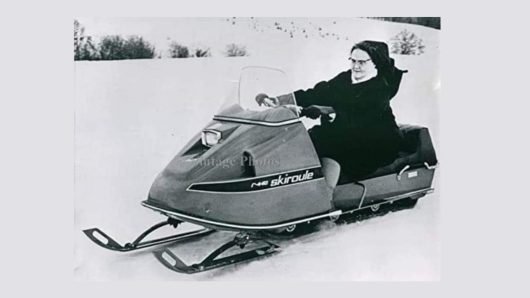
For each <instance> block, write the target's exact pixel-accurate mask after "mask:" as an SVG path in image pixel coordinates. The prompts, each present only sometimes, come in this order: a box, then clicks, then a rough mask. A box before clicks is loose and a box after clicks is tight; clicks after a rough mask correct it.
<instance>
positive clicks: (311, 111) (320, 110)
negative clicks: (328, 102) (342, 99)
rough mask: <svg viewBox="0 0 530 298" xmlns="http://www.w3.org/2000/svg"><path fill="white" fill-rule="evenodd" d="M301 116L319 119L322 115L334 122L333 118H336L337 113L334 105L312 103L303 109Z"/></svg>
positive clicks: (324, 118) (323, 117)
mask: <svg viewBox="0 0 530 298" xmlns="http://www.w3.org/2000/svg"><path fill="white" fill-rule="evenodd" d="M300 116H306V117H308V118H311V119H317V118H318V117H320V116H322V119H323V120H326V121H328V122H333V120H335V116H336V113H335V110H334V109H333V108H332V107H325V106H317V105H311V106H309V107H307V108H305V109H303V110H302V113H301V114H300Z"/></svg>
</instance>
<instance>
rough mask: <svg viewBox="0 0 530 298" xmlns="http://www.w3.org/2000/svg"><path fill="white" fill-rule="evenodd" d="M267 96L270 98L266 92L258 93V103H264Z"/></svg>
mask: <svg viewBox="0 0 530 298" xmlns="http://www.w3.org/2000/svg"><path fill="white" fill-rule="evenodd" d="M265 98H269V96H268V95H267V94H265V93H260V94H258V95H256V98H255V99H256V102H257V103H258V105H259V106H261V105H262V104H263V101H264V100H265Z"/></svg>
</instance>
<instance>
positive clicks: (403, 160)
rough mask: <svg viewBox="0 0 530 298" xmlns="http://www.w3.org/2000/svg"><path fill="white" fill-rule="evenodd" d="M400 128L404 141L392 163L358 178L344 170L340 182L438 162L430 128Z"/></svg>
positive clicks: (404, 126) (392, 172)
mask: <svg viewBox="0 0 530 298" xmlns="http://www.w3.org/2000/svg"><path fill="white" fill-rule="evenodd" d="M399 129H400V131H401V133H402V134H403V142H402V145H401V150H400V152H399V155H398V158H396V159H395V160H394V161H393V162H392V163H391V164H388V165H385V166H382V167H380V168H378V169H377V170H375V171H374V172H372V173H370V174H368V175H364V176H362V177H358V178H356V179H355V178H354V177H350V176H348V175H347V174H345V173H344V172H342V173H341V176H340V178H339V183H338V184H339V185H340V184H346V183H350V182H353V181H361V180H366V179H370V178H374V177H379V176H385V175H389V174H397V173H399V172H400V171H401V170H402V169H403V168H404V167H405V166H407V165H408V166H410V168H411V169H414V168H418V167H424V163H425V162H426V163H428V164H429V165H431V166H432V165H435V164H436V163H437V162H438V161H437V159H436V153H435V151H434V147H433V144H432V140H431V136H430V134H429V129H428V128H426V127H421V126H415V125H400V126H399Z"/></svg>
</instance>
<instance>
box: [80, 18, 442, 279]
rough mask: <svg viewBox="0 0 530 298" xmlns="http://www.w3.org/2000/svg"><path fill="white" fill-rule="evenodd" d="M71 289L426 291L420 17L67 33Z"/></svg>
mask: <svg viewBox="0 0 530 298" xmlns="http://www.w3.org/2000/svg"><path fill="white" fill-rule="evenodd" d="M72 21H73V43H74V46H73V48H74V52H73V55H72V56H73V58H72V59H73V64H74V66H73V69H74V72H73V75H74V78H73V84H74V91H75V94H74V97H75V98H74V111H73V112H74V114H75V117H74V118H75V120H74V198H73V201H74V204H73V208H74V210H73V211H74V234H73V235H74V239H73V241H74V243H73V245H74V266H73V267H74V268H73V276H74V280H76V281H134V280H160V281H439V280H440V276H441V263H442V253H441V246H442V237H441V233H440V221H441V214H440V213H441V212H440V209H441V208H440V205H441V201H443V200H444V197H442V195H441V193H442V192H441V189H440V186H439V185H440V177H439V176H440V172H441V171H443V165H444V160H443V159H441V158H440V156H441V152H442V151H443V150H444V148H443V147H442V146H441V145H440V125H439V122H440V117H441V115H440V108H439V106H440V101H441V73H440V55H441V53H440V34H441V31H442V30H443V28H442V27H443V24H442V21H443V18H441V17H437V16H433V17H250V16H249V17H233V16H227V17H172V18H170V17H76V18H75V19H73V20H72Z"/></svg>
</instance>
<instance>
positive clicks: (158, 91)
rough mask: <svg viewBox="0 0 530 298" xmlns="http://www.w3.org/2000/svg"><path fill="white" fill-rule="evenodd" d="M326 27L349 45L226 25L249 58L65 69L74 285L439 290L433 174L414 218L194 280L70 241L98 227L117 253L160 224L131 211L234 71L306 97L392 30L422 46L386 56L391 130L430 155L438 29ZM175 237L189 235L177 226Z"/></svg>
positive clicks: (145, 255)
mask: <svg viewBox="0 0 530 298" xmlns="http://www.w3.org/2000/svg"><path fill="white" fill-rule="evenodd" d="M294 20H295V21H298V22H300V21H301V20H300V19H294ZM303 20H304V21H306V22H309V20H310V19H303ZM247 22H249V20H247ZM318 22H321V23H325V24H322V26H324V25H327V26H328V27H325V28H329V22H330V20H329V19H320V20H317V21H315V20H313V23H318ZM334 25H335V26H336V27H333V30H334V32H337V34H338V33H340V34H342V35H348V36H355V37H356V39H355V40H352V39H350V40H348V41H331V40H323V39H319V37H311V38H309V39H305V38H300V37H295V38H289V37H288V36H287V37H286V36H285V35H284V34H279V33H277V32H269V33H267V32H265V33H256V32H247V31H249V30H248V28H247V27H248V26H247V27H245V26H240V27H237V26H236V27H237V28H238V29H237V30H239V33H240V34H243V33H244V34H245V35H244V36H245V39H244V40H246V44H247V47H248V48H249V50H251V53H253V55H252V56H250V57H243V58H223V57H221V56H220V55H217V56H214V57H210V58H193V59H155V60H129V61H106V62H76V63H75V90H76V91H75V92H76V94H75V227H74V229H75V231H76V233H75V235H76V237H75V243H74V251H75V264H74V274H75V278H76V279H78V280H146V279H150V280H260V281H261V280H274V281H276V280H278V281H280V280H438V279H439V278H440V258H441V252H440V232H439V212H440V190H439V189H438V188H437V185H438V184H439V179H438V176H439V172H437V174H436V175H435V180H434V183H435V185H434V187H435V188H437V190H436V191H435V192H434V193H433V194H430V195H427V196H426V197H424V198H422V199H421V200H420V201H419V203H418V205H417V206H416V207H415V208H414V209H411V210H405V211H399V212H395V213H391V214H388V215H386V216H384V217H378V218H372V219H369V220H366V221H363V222H360V223H354V224H350V225H344V226H335V225H334V224H332V223H327V224H323V225H321V226H320V227H319V228H320V229H321V231H319V232H318V233H314V234H311V235H308V236H304V237H301V238H297V239H294V240H289V241H282V242H281V243H280V246H281V247H282V249H281V251H280V252H279V253H277V254H275V255H273V256H270V257H266V258H264V259H260V260H256V261H252V262H250V263H243V264H238V265H235V266H229V267H226V268H223V269H218V270H214V271H210V272H204V273H199V274H196V275H183V274H177V273H174V272H172V271H170V270H167V269H166V268H165V267H163V266H162V265H161V264H160V263H159V262H158V261H157V260H156V259H155V258H154V256H153V255H152V253H151V251H152V249H147V250H145V251H138V252H131V253H119V252H112V251H108V250H104V249H102V248H100V247H98V246H97V245H95V244H94V243H92V242H91V241H90V240H89V239H88V238H87V237H86V236H85V235H84V234H83V233H82V232H81V230H83V229H86V228H91V227H99V228H101V229H102V230H103V231H105V232H106V233H107V234H109V235H110V236H112V237H114V238H115V239H116V240H117V241H118V242H120V243H125V242H127V241H131V240H133V238H134V237H136V236H137V235H138V234H139V233H140V232H142V231H143V230H144V229H145V228H147V227H149V226H150V225H152V224H154V223H156V222H159V221H162V220H164V218H163V217H162V216H160V215H159V214H157V213H155V212H152V211H151V210H148V209H146V208H143V207H141V206H140V202H141V201H143V200H145V198H146V196H147V192H148V190H149V187H150V186H151V183H152V181H153V180H154V178H155V176H156V175H157V174H158V173H159V171H161V170H162V169H163V167H164V166H165V165H166V164H167V163H168V162H169V160H171V158H172V157H173V156H174V155H175V154H176V153H177V152H178V151H179V149H180V148H181V147H182V146H183V145H184V144H185V143H186V142H187V141H188V139H189V138H190V137H191V136H192V135H194V134H195V133H196V132H197V131H198V130H199V129H201V128H202V127H203V125H204V124H205V123H207V121H208V120H209V119H211V116H212V115H213V113H214V112H215V111H216V110H217V108H218V107H219V106H220V104H221V103H222V101H223V100H224V97H225V96H226V94H227V92H228V88H229V86H230V82H229V81H230V80H236V79H237V78H238V74H239V70H240V69H241V67H243V66H247V65H264V66H272V67H279V68H282V69H284V70H285V71H286V72H287V74H288V79H289V83H290V84H291V85H292V86H293V87H294V88H308V87H311V86H312V85H314V84H315V83H316V82H318V81H320V80H323V79H329V78H331V77H332V76H334V75H335V74H336V73H338V72H339V71H341V70H343V69H345V67H347V66H348V64H347V61H346V57H347V53H348V51H349V48H350V47H351V45H352V43H353V42H354V41H357V40H362V39H379V40H389V39H390V37H391V36H393V35H394V34H395V33H397V32H399V31H400V30H402V29H403V28H407V29H409V30H413V31H414V32H416V33H417V34H418V35H420V37H422V38H423V39H424V43H425V44H426V46H427V48H426V53H425V54H423V55H420V56H409V57H404V56H394V58H395V59H396V64H397V65H398V66H399V67H401V68H404V69H408V70H409V73H407V74H405V77H404V80H403V83H402V86H401V89H400V91H399V93H398V95H397V96H396V98H395V99H394V100H393V103H392V106H393V109H394V112H395V114H396V117H397V119H398V121H399V122H400V123H410V124H419V125H424V126H427V127H429V129H430V132H431V135H432V137H433V139H434V145H435V147H436V149H437V150H438V152H439V151H440V146H439V145H438V134H439V131H438V115H439V111H438V102H439V100H440V98H439V96H440V94H439V93H440V77H439V76H440V73H439V68H440V66H439V56H438V55H439V53H438V46H439V31H436V30H433V29H429V28H423V27H417V26H412V25H407V24H393V23H386V22H377V21H372V20H360V19H354V20H347V19H337V21H336V24H334ZM245 28H247V29H245ZM219 30H222V29H219ZM223 30H229V29H226V28H225V29H223ZM234 30H235V28H234ZM223 32H224V31H223ZM437 171H440V169H438V170H437ZM183 227H184V228H186V229H193V228H195V227H194V226H192V225H188V224H186V225H185V226H183ZM171 232H173V229H172V228H167V229H166V230H164V231H160V232H159V233H158V234H156V235H163V234H168V233H171ZM156 235H155V236H156ZM232 237H233V233H228V232H219V233H214V234H212V235H209V236H207V237H205V238H203V239H201V240H197V241H191V242H186V243H182V244H175V245H169V246H167V247H168V248H169V249H171V250H172V251H173V252H174V253H176V254H177V255H179V256H182V258H183V259H184V260H185V261H187V262H195V261H198V260H199V259H201V257H204V256H206V254H207V253H209V252H210V251H211V250H213V249H214V248H216V247H217V246H218V245H220V244H222V243H223V242H225V241H228V240H230V239H231V238H232Z"/></svg>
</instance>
